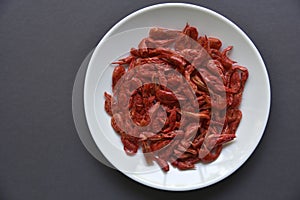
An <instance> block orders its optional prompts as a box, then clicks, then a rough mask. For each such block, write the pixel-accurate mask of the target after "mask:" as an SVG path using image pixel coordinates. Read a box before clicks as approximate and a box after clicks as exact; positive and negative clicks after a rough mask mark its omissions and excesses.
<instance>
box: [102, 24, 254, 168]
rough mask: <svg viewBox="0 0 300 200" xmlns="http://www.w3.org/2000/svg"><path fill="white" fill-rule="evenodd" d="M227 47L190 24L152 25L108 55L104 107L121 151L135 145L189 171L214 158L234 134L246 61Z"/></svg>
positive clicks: (129, 150)
mask: <svg viewBox="0 0 300 200" xmlns="http://www.w3.org/2000/svg"><path fill="white" fill-rule="evenodd" d="M232 48H233V46H228V47H226V48H223V49H222V41H221V40H220V39H219V38H216V37H208V36H206V35H200V34H199V33H198V30H197V28H196V27H193V26H190V25H189V24H186V26H185V27H184V29H183V30H173V29H166V28H160V27H154V28H151V29H150V31H149V35H148V37H146V38H144V39H142V40H141V42H140V43H139V45H138V48H132V49H130V55H128V56H127V57H124V58H121V59H119V60H118V61H116V62H114V63H113V64H114V65H115V68H114V71H113V74H112V89H113V93H112V94H109V93H107V92H105V94H104V96H105V105H104V107H105V110H106V112H107V113H108V114H109V115H110V116H111V126H112V127H113V129H114V130H115V132H116V133H118V134H119V135H120V138H121V141H122V144H123V147H124V150H125V152H126V153H127V154H129V155H134V154H136V153H137V152H138V150H139V148H141V149H142V152H143V153H144V155H145V158H146V160H147V162H148V163H149V164H151V163H152V162H153V161H154V162H156V163H157V164H158V165H159V166H160V167H161V168H162V170H163V171H166V172H167V171H169V164H171V165H172V166H174V167H176V168H178V169H180V170H187V169H193V168H195V164H196V163H198V162H203V163H208V162H212V161H214V160H216V159H217V158H218V156H219V155H220V153H221V151H222V148H223V145H224V144H225V143H228V142H230V141H232V140H234V139H235V137H236V130H237V128H238V126H239V123H240V121H241V118H242V112H241V110H240V109H239V107H240V104H241V101H242V94H243V91H244V87H245V84H246V81H247V79H248V70H247V68H245V67H243V66H240V65H238V64H237V63H236V62H235V61H233V60H232V59H230V58H229V56H228V53H229V52H230V51H231V50H232Z"/></svg>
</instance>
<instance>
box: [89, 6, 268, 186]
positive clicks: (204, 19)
mask: <svg viewBox="0 0 300 200" xmlns="http://www.w3.org/2000/svg"><path fill="white" fill-rule="evenodd" d="M187 22H188V23H189V24H190V25H192V26H195V27H197V28H198V30H199V34H200V35H204V34H206V35H208V36H215V37H218V38H220V39H221V40H222V42H223V46H224V47H226V46H228V45H233V46H234V49H233V50H232V52H231V53H230V57H231V58H232V59H233V60H236V61H237V62H238V63H239V64H240V65H242V66H245V67H247V68H248V70H249V74H250V75H249V79H248V81H247V83H246V87H245V90H244V94H243V101H242V104H241V107H240V109H241V110H242V112H243V119H242V121H241V123H240V125H239V127H238V130H237V132H236V135H237V138H236V139H235V141H234V142H233V143H231V144H230V145H227V146H226V147H225V148H223V151H222V153H221V155H220V156H219V158H218V159H217V160H216V161H214V162H212V163H209V164H201V163H199V164H197V165H196V168H195V169H194V170H187V171H179V170H177V169H176V168H173V167H170V171H169V172H168V173H164V172H162V171H161V170H160V168H159V167H158V166H156V165H155V164H154V165H151V166H149V165H147V164H146V162H145V159H144V157H143V155H142V153H140V152H139V153H137V154H136V155H134V156H128V155H126V154H125V152H124V151H123V145H122V144H121V141H120V137H119V136H118V135H117V134H116V133H115V132H114V131H113V129H112V128H111V125H110V117H109V116H108V115H107V114H106V112H105V110H104V97H103V93H104V91H108V92H111V75H112V71H113V67H112V65H111V62H113V61H115V60H117V59H118V58H120V57H122V56H124V55H126V54H128V51H129V50H130V48H131V47H137V45H138V43H139V41H141V39H142V38H144V37H147V35H148V31H149V28H150V27H157V26H158V27H165V28H170V29H179V30H182V28H183V27H184V26H185V25H186V23H187ZM84 107H85V114H86V118H87V123H88V126H89V129H90V132H91V135H92V137H93V139H94V140H95V143H96V144H97V146H98V148H99V150H100V151H101V152H102V153H103V155H104V156H105V157H106V158H107V159H108V160H109V161H110V162H111V163H112V165H113V166H114V167H115V168H116V169H117V170H120V171H121V172H123V173H124V174H125V175H126V176H128V177H130V178H132V179H133V180H135V181H138V182H140V183H142V184H145V185H147V186H150V187H154V188H158V189H163V190H172V191H184V190H193V189H198V188H202V187H205V186H209V185H211V184H213V183H216V182H218V181H220V180H222V179H224V178H225V177H227V176H229V175H230V174H232V173H233V172H234V171H235V170H237V169H238V168H239V167H240V166H241V165H242V164H243V163H244V162H245V161H246V160H247V159H248V158H249V156H250V155H251V154H252V153H253V151H254V149H255V148H256V146H257V145H258V143H259V141H260V139H261V137H262V135H263V132H264V129H265V126H266V123H267V119H268V116H269V109H270V84H269V78H268V74H267V71H266V67H265V65H264V62H263V60H262V57H261V56H260V54H259V52H258V50H257V49H256V47H255V46H254V44H253V43H252V42H251V40H250V39H249V38H248V37H247V35H246V34H245V33H244V32H243V31H242V30H241V29H240V28H238V27H237V26H236V25H235V24H233V23H232V22H231V21H229V20H228V19H226V18H225V17H223V16H222V15H220V14H218V13H216V12H214V11H211V10H209V9H206V8H203V7H200V6H195V5H190V4H182V3H167V4H159V5H154V6H150V7H147V8H144V9H141V10H138V11H136V12H134V13H132V14H130V15H129V16H127V17H125V18H124V19H122V20H121V21H120V22H118V23H117V24H116V25H115V26H113V27H112V28H111V29H110V30H109V31H108V33H107V34H106V35H105V36H104V37H103V38H102V40H101V41H100V42H99V44H98V46H97V47H96V49H95V51H94V53H93V55H92V57H91V60H90V63H89V66H88V69H87V73H86V78H85V85H84Z"/></svg>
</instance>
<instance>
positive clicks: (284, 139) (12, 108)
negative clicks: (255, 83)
mask: <svg viewBox="0 0 300 200" xmlns="http://www.w3.org/2000/svg"><path fill="white" fill-rule="evenodd" d="M159 2H163V1H154V0H151V1H141V0H130V1H129V0H127V1H126V0H124V1H116V0H110V1H107V2H104V1H101V0H51V1H50V0H38V1H34V0H22V1H21V0H0V69H1V70H0V134H1V138H0V199H1V200H35V199H43V200H52V199H56V200H60V199H72V200H77V199H78V200H81V199H105V198H108V199H123V200H125V199H133V200H134V199H158V198H159V197H160V198H161V199H166V198H170V199H196V198H197V199H205V200H212V199H230V200H235V199H244V200H245V199H289V200H296V199H300V191H299V188H300V186H299V185H300V173H299V169H300V160H299V158H300V147H299V145H300V132H299V127H300V126H299V125H300V121H299V119H300V114H299V111H300V107H299V101H300V95H299V89H298V85H299V81H300V78H299V77H300V76H299V74H300V64H299V57H300V56H299V46H300V42H299V37H300V36H299V35H300V1H299V0H287V1H282V0H268V1H258V0H254V1H240V0H226V1H224V0H215V1H212V0H210V1H208V0H207V1H187V2H191V3H194V4H198V5H202V6H204V7H207V8H210V9H212V10H215V11H217V12H219V13H221V14H222V15H224V16H226V17H228V18H229V19H230V20H232V21H233V22H235V23H236V24H237V25H238V26H240V27H241V28H242V29H243V30H244V31H245V32H246V33H247V34H248V36H249V37H250V38H251V39H252V40H253V42H254V43H255V45H256V46H257V48H258V49H259V50H260V52H261V54H262V56H263V58H264V61H265V63H266V66H267V69H268V72H269V76H270V81H271V87H272V106H271V113H270V118H269V122H268V125H267V128H266V131H265V134H264V136H263V138H262V140H261V142H260V144H259V146H258V147H257V149H256V150H255V152H254V154H253V155H252V156H251V157H250V159H249V160H248V161H247V162H246V163H245V164H244V165H243V166H242V167H241V168H240V169H239V170H238V171H236V172H235V173H234V174H233V175H231V176H230V177H228V178H226V179H225V180H223V181H221V182H219V183H217V184H215V185H212V186H210V187H207V188H204V189H200V190H195V191H191V192H180V193H175V192H164V191H159V190H156V189H152V188H149V187H146V186H143V185H141V184H139V183H136V182H134V181H132V180H130V179H129V178H127V177H125V176H124V175H122V174H121V173H119V172H118V171H116V170H113V169H110V168H108V167H106V166H103V165H101V164H100V163H99V162H98V161H97V160H95V159H94V158H93V157H92V156H91V155H90V154H89V153H88V152H87V151H86V149H85V148H84V146H83V145H82V144H81V142H80V140H79V138H78V135H77V133H76V130H75V127H74V123H73V118H72V107H71V98H72V87H73V82H74V79H75V76H76V72H77V70H78V69H79V66H80V64H81V62H82V61H83V59H84V58H85V56H86V55H87V53H88V52H89V51H90V50H91V49H92V48H93V47H95V45H96V44H97V42H98V41H99V40H100V39H101V37H102V36H103V35H104V34H105V33H106V32H107V31H108V30H109V28H111V27H112V26H113V25H114V24H115V23H116V22H118V21H119V20H120V19H122V18H123V17H125V16H126V15H128V14H130V13H131V12H133V11H135V10H138V9H140V8H142V7H145V6H148V5H152V4H155V3H159ZM165 2H166V1H165ZM173 2H177V1H173Z"/></svg>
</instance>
